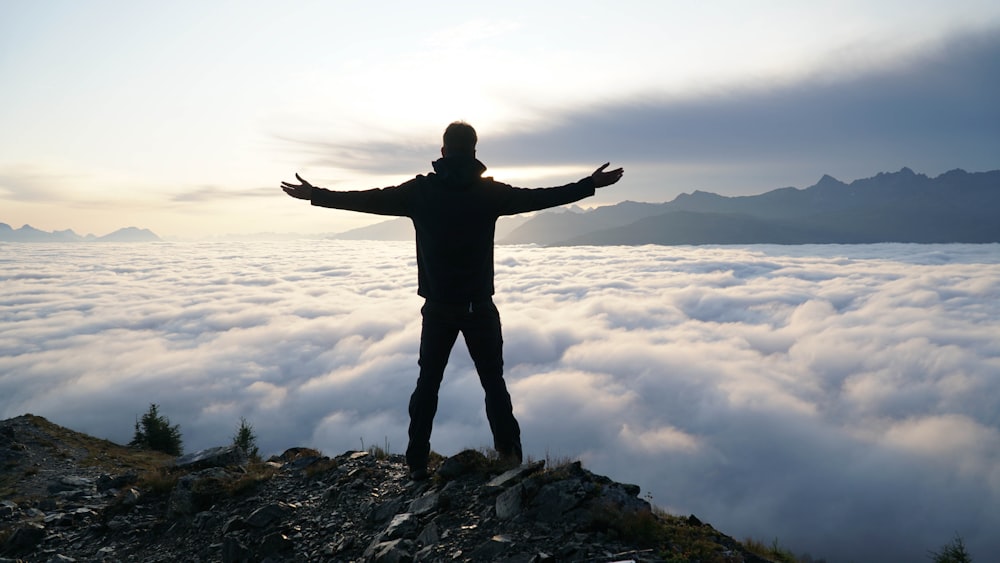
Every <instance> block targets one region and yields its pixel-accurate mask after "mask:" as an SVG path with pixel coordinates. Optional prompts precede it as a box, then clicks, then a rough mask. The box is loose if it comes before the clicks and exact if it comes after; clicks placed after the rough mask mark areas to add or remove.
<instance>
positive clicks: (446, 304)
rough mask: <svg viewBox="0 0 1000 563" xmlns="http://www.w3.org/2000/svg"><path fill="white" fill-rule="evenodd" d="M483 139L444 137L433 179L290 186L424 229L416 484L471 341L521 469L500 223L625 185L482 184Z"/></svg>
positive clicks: (458, 126) (420, 239) (614, 174)
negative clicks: (500, 305)
mask: <svg viewBox="0 0 1000 563" xmlns="http://www.w3.org/2000/svg"><path fill="white" fill-rule="evenodd" d="M476 142H477V137H476V131H475V129H473V128H472V126H471V125H469V124H468V123H464V122H455V123H452V124H451V125H449V126H448V128H447V129H445V132H444V143H443V146H442V148H441V158H440V159H438V160H436V161H434V162H433V163H432V164H433V167H434V172H432V173H429V174H428V175H426V176H423V175H420V176H417V177H416V178H414V179H412V180H410V181H408V182H405V183H403V184H400V185H398V186H394V187H389V188H380V189H373V190H364V191H339V192H338V191H330V190H325V189H323V188H318V187H316V186H313V185H312V184H310V183H309V182H307V181H306V180H304V179H303V178H302V177H300V176H299V175H298V174H296V175H295V177H296V179H298V181H299V182H300V183H298V184H293V183H290V182H282V184H281V187H282V189H284V190H285V193H287V194H288V195H290V196H292V197H294V198H298V199H306V200H309V201H310V202H312V204H313V205H318V206H321V207H332V208H337V209H348V210H352V211H361V212H365V213H376V214H379V215H397V216H402V217H409V218H410V219H411V220H412V221H413V227H414V229H415V230H416V242H417V281H418V289H417V293H418V294H419V295H420V296H421V297H423V298H424V299H425V303H424V306H423V307H422V308H421V310H420V312H421V314H422V316H423V325H422V328H421V332H420V358H419V360H418V364H419V366H420V375H419V377H418V378H417V387H416V389H415V390H414V391H413V395H411V396H410V404H409V411H410V428H409V445H408V446H407V448H406V461H407V465H408V466H409V468H410V477H411V478H412V479H414V480H422V479H426V478H427V477H428V473H427V461H428V455H429V454H430V437H431V427H432V426H433V423H434V415H435V413H436V412H437V404H438V389H439V388H440V386H441V379H442V377H443V375H444V369H445V366H446V365H447V363H448V356H449V355H450V354H451V349H452V346H454V344H455V340H456V339H457V338H458V333H460V332H461V333H462V335H463V337H464V338H465V344H466V346H468V348H469V355H470V356H471V357H472V360H473V361H474V362H475V365H476V371H477V373H478V374H479V381H480V383H482V386H483V390H484V391H485V393H486V417H487V418H488V419H489V423H490V430H491V431H492V432H493V445H494V448H495V449H496V451H497V452H498V453H499V454H500V456H501V458H502V459H504V460H505V461H507V462H510V463H512V464H515V463H516V464H520V463H521V462H522V454H521V429H520V427H519V426H518V424H517V420H516V419H515V418H514V412H513V407H512V406H511V402H510V394H509V393H508V392H507V386H506V384H505V383H504V379H503V350H502V349H503V339H502V336H501V330H500V314H499V313H498V312H497V308H496V306H495V305H494V304H493V293H494V288H493V235H494V229H495V227H496V221H497V218H499V217H500V216H502V215H516V214H518V213H525V212H528V211H536V210H539V209H546V208H549V207H555V206H558V205H564V204H567V203H572V202H574V201H577V200H580V199H583V198H585V197H589V196H592V195H594V190H595V189H596V188H601V187H604V186H609V185H611V184H614V183H615V182H617V181H618V180H620V179H621V177H622V174H623V170H622V169H621V168H618V169H615V170H611V171H605V168H607V167H608V164H604V165H603V166H601V167H600V168H598V169H597V170H596V171H594V173H593V174H591V175H590V176H588V177H586V178H583V179H582V180H580V181H578V182H575V183H572V184H567V185H565V186H560V187H556V188H536V189H525V188H515V187H512V186H509V185H507V184H502V183H500V182H497V181H495V180H493V178H491V177H482V174H483V172H485V171H486V167H485V166H484V165H483V164H482V163H481V162H479V160H477V159H476Z"/></svg>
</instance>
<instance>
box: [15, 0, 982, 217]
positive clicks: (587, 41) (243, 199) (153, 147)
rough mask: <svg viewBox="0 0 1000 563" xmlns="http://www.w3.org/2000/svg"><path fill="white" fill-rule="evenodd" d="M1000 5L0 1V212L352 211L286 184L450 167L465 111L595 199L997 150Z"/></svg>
mask: <svg viewBox="0 0 1000 563" xmlns="http://www.w3.org/2000/svg"><path fill="white" fill-rule="evenodd" d="M998 31H1000V4H998V3H997V2H995V1H992V0H949V1H942V0H907V1H902V0H886V1H880V2H870V1H860V0H859V1H844V0H837V1H833V0H830V1H821V0H817V1H813V2H795V1H764V2H753V3H748V2H738V1H717V2H697V3H695V2H679V1H647V2H638V1H624V0H623V1H616V2H613V3H612V2H580V1H574V2H563V1H552V2H534V1H531V2H520V1H510V2H497V3H494V4H492V5H485V4H483V3H478V2H469V3H465V4H464V5H461V6H459V5H455V3H453V2H393V1H386V2H377V3H371V2H369V3H362V2H350V3H343V2H318V1H317V2H306V1H296V2H262V1H241V2H235V1H232V2H226V1H198V2H194V1H180V2H170V3H163V2H151V1H137V2H117V1H102V0H95V1H93V2H85V3H82V2H74V1H70V0H52V1H47V2H29V1H26V0H0V84H2V87H0V222H4V223H7V224H10V225H12V226H13V227H15V228H17V227H20V226H21V225H24V224H30V225H32V226H34V227H36V228H39V229H42V230H47V231H54V230H62V229H73V230H75V231H77V232H78V233H79V234H88V233H90V234H96V235H98V236H101V235H104V234H107V233H110V232H112V231H114V230H117V229H120V228H123V227H128V226H136V227H141V228H149V229H151V230H153V231H154V232H156V233H157V234H159V235H161V236H164V237H200V236H212V235H220V234H228V233H260V232H298V233H325V232H342V231H345V230H349V229H351V228H356V227H359V226H363V225H366V224H370V223H372V222H374V221H377V220H379V219H377V218H373V217H371V216H365V215H358V214H351V213H347V212H337V211H335V212H325V213H317V212H316V210H313V209H309V208H308V207H307V206H305V205H304V204H302V202H296V201H294V200H291V199H290V198H287V196H285V195H284V194H283V193H282V192H281V191H280V190H279V188H278V186H279V185H280V182H281V181H283V180H287V179H292V176H293V174H295V173H296V172H298V173H301V174H302V175H303V176H305V177H306V178H307V179H310V180H311V181H313V182H315V183H317V184H319V185H322V186H325V187H328V188H331V189H367V188H371V187H382V186H389V185H395V184H398V183H401V182H403V181H405V180H407V179H409V178H411V177H412V176H414V175H415V174H419V173H425V172H427V171H429V170H430V162H431V161H432V160H434V159H435V158H436V157H437V155H438V150H439V147H440V135H441V132H442V131H443V129H444V127H445V126H446V125H447V124H448V123H449V122H451V121H454V120H459V119H461V120H466V121H468V122H469V123H471V124H473V125H474V126H475V127H476V128H477V129H478V130H479V133H480V144H479V156H480V158H481V159H482V160H483V161H484V162H485V163H486V165H487V166H488V167H489V172H488V174H492V175H493V176H494V177H495V178H497V179H498V180H501V181H505V182H508V183H512V184H515V185H519V186H524V187H533V186H548V185H560V184H563V183H567V182H570V181H575V180H577V179H579V178H581V177H583V176H585V175H587V174H589V173H590V172H591V171H593V170H594V169H595V168H596V167H597V166H599V165H600V164H602V163H604V162H607V161H611V162H612V164H613V165H616V166H618V165H620V166H624V167H625V168H626V175H625V178H624V180H623V181H622V182H621V183H620V184H619V185H616V186H614V187H612V188H608V189H606V190H602V191H601V192H599V194H598V195H597V196H595V197H594V198H592V199H590V200H587V201H586V202H584V203H585V204H586V205H591V206H596V205H607V204H612V203H616V202H619V201H623V200H634V201H651V202H662V201H669V200H672V199H673V198H674V197H676V196H677V195H678V194H680V193H683V192H691V191H694V190H697V189H701V190H706V191H713V192H716V193H721V194H723V195H740V194H754V193H762V192H765V191H768V190H771V189H776V188H781V187H786V186H794V187H799V188H805V187H808V186H810V185H812V184H813V183H815V182H816V181H818V180H819V178H820V177H822V175H824V174H830V175H833V176H834V177H836V178H838V179H840V180H843V181H847V182H849V181H852V180H855V179H859V178H866V177H870V176H874V175H875V174H877V173H879V172H891V171H896V170H899V169H900V168H902V167H904V166H906V167H910V168H912V169H914V170H915V171H916V172H918V173H924V174H927V175H930V176H936V175H938V174H941V173H943V172H946V171H948V170H951V169H954V168H963V169H965V170H967V171H970V172H976V171H986V170H993V169H997V168H1000V104H998V103H997V101H996V100H998V99H1000V33H998Z"/></svg>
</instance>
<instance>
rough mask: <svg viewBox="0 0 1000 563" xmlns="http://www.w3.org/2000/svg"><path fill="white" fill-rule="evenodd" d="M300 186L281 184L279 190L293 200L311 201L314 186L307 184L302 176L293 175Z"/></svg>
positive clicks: (288, 183) (289, 183) (287, 183)
mask: <svg viewBox="0 0 1000 563" xmlns="http://www.w3.org/2000/svg"><path fill="white" fill-rule="evenodd" d="M295 178H296V179H298V181H299V182H302V183H301V184H292V183H291V182H282V183H281V189H283V190H285V193H286V194H288V195H290V196H292V197H294V198H295V199H307V200H308V199H312V192H313V188H315V187H316V186H314V185H312V184H310V183H309V182H307V181H306V180H305V179H304V178H302V176H299V175H298V174H296V175H295Z"/></svg>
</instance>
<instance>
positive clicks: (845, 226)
mask: <svg viewBox="0 0 1000 563" xmlns="http://www.w3.org/2000/svg"><path fill="white" fill-rule="evenodd" d="M998 217H1000V170H994V171H991V172H978V173H969V172H966V171H964V170H952V171H950V172H946V173H944V174H942V175H940V176H938V177H936V178H929V177H927V176H925V175H923V174H916V173H914V172H913V171H912V170H910V169H909V168H903V169H902V170H900V171H899V172H894V173H881V174H878V175H877V176H874V177H872V178H866V179H863V180H856V181H854V182H851V183H850V184H845V183H843V182H841V181H839V180H837V179H835V178H833V177H831V176H823V178H821V179H820V181H819V182H818V183H816V185H814V186H811V187H808V188H805V189H797V188H782V189H778V190H773V191H770V192H767V193H764V194H760V195H754V196H740V197H724V196H720V195H717V194H713V193H707V192H701V191H696V192H694V193H692V194H681V195H680V196H678V197H677V198H676V199H674V200H673V201H671V202H669V203H659V204H655V203H635V202H624V203H619V204H617V205H612V206H608V207H600V208H597V209H593V210H590V211H586V212H583V213H579V212H576V213H574V212H567V211H561V212H560V211H552V212H547V213H542V214H539V215H536V216H535V217H532V218H531V219H530V220H528V221H526V222H525V223H524V224H522V225H521V226H520V227H518V228H517V229H515V230H514V231H513V232H511V233H510V234H509V235H507V236H506V237H503V238H502V239H500V240H499V242H500V243H505V244H524V243H536V244H544V245H579V244H589V245H640V244H666V245H675V244H818V243H842V244H859V243H877V242H912V243H985V242H1000V218H998Z"/></svg>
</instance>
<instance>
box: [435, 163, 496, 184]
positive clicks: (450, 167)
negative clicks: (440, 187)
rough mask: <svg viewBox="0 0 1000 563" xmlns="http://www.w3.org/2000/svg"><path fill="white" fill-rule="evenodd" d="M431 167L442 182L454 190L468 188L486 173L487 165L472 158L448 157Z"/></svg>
mask: <svg viewBox="0 0 1000 563" xmlns="http://www.w3.org/2000/svg"><path fill="white" fill-rule="evenodd" d="M431 165H432V166H433V167H434V172H435V173H437V176H438V178H439V179H440V180H441V182H442V183H444V184H445V185H446V186H448V187H454V188H467V187H469V186H471V185H472V184H473V182H475V181H476V180H479V178H480V177H481V176H482V175H483V172H486V165H485V164H483V163H482V162H479V160H478V159H476V158H475V157H471V156H446V157H443V158H439V159H437V160H435V161H434V162H432V163H431Z"/></svg>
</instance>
